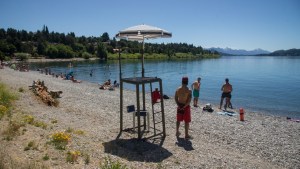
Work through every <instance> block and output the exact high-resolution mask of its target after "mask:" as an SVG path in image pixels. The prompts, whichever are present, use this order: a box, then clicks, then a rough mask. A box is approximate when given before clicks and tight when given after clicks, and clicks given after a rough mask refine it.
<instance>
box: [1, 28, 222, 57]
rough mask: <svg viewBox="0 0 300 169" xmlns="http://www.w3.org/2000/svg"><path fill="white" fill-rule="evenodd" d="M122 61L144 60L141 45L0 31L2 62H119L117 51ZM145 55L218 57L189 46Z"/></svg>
mask: <svg viewBox="0 0 300 169" xmlns="http://www.w3.org/2000/svg"><path fill="white" fill-rule="evenodd" d="M119 48H120V49H121V51H122V59H137V58H139V57H141V55H140V51H141V44H140V43H139V42H137V41H127V40H120V41H117V40H116V39H115V38H112V39H111V38H110V37H109V34H108V33H107V32H104V33H103V34H102V35H101V36H99V37H93V36H92V37H85V36H80V37H77V36H76V35H75V33H74V32H70V33H67V34H65V33H59V32H54V31H52V32H50V31H49V30H48V27H47V26H45V25H44V26H43V29H42V30H37V31H36V32H31V31H29V32H28V31H26V30H16V29H13V28H8V29H7V30H5V29H3V28H0V59H1V60H10V59H12V58H17V59H20V60H25V59H28V58H40V57H45V58H50V59H55V58H85V59H89V58H92V57H98V58H100V59H103V60H107V59H118V53H117V51H118V49H119ZM144 53H145V56H146V59H147V58H151V59H157V58H186V57H191V58H204V57H219V54H218V53H216V52H211V51H209V50H204V49H203V48H202V47H201V46H199V47H196V46H194V45H189V44H186V43H169V44H164V43H162V44H152V43H145V52H144Z"/></svg>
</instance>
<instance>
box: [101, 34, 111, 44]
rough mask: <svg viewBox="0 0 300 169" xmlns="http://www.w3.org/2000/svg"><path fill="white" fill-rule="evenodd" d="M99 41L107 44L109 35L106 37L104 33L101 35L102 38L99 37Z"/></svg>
mask: <svg viewBox="0 0 300 169" xmlns="http://www.w3.org/2000/svg"><path fill="white" fill-rule="evenodd" d="M100 39H101V42H108V41H109V35H108V33H107V32H104V33H103V34H102V36H101V37H100Z"/></svg>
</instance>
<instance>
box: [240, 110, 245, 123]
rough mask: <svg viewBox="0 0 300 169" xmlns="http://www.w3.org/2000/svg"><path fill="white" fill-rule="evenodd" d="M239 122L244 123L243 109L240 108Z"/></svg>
mask: <svg viewBox="0 0 300 169" xmlns="http://www.w3.org/2000/svg"><path fill="white" fill-rule="evenodd" d="M240 121H244V109H243V108H240Z"/></svg>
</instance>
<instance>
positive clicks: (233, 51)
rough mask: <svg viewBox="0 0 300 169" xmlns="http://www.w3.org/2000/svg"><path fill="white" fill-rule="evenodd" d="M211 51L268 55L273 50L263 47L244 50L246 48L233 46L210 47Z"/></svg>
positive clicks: (223, 53)
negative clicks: (233, 47) (232, 47)
mask: <svg viewBox="0 0 300 169" xmlns="http://www.w3.org/2000/svg"><path fill="white" fill-rule="evenodd" d="M207 50H210V51H217V52H219V53H220V54H221V55H268V54H270V53H271V52H269V51H266V50H263V49H254V50H250V51H249V50H244V49H231V48H208V49H207Z"/></svg>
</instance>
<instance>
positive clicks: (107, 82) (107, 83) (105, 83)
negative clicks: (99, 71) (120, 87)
mask: <svg viewBox="0 0 300 169" xmlns="http://www.w3.org/2000/svg"><path fill="white" fill-rule="evenodd" d="M110 84H111V83H110V79H108V80H107V81H106V82H104V84H103V85H106V86H108V85H110Z"/></svg>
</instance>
